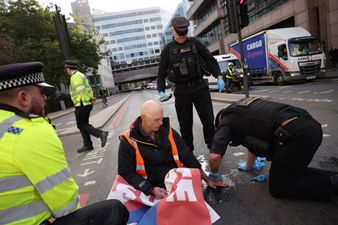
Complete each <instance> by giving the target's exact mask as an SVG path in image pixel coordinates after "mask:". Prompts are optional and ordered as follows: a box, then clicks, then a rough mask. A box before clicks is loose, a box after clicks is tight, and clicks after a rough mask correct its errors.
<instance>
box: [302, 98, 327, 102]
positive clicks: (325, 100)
mask: <svg viewBox="0 0 338 225" xmlns="http://www.w3.org/2000/svg"><path fill="white" fill-rule="evenodd" d="M306 101H307V102H333V100H331V99H318V98H315V99H312V98H310V99H307V100H306Z"/></svg>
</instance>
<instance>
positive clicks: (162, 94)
mask: <svg viewBox="0 0 338 225" xmlns="http://www.w3.org/2000/svg"><path fill="white" fill-rule="evenodd" d="M159 94H160V98H162V97H165V96H167V95H166V93H165V92H163V91H160V93H159Z"/></svg>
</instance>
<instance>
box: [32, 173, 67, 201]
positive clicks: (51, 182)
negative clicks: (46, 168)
mask: <svg viewBox="0 0 338 225" xmlns="http://www.w3.org/2000/svg"><path fill="white" fill-rule="evenodd" d="M70 176H71V174H70V169H69V168H68V167H67V168H65V169H63V170H61V171H59V172H58V173H55V174H53V175H51V176H49V177H47V178H46V179H44V180H42V181H40V182H38V183H37V184H36V185H35V187H36V189H37V190H38V192H39V193H40V194H43V193H45V192H46V191H48V190H49V189H52V188H54V187H55V186H57V185H58V184H60V183H62V182H64V181H66V180H68V179H69V177H70Z"/></svg>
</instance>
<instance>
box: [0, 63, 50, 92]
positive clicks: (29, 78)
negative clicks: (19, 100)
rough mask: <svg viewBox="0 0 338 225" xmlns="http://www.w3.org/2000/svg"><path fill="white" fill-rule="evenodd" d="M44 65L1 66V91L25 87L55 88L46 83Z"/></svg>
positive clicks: (16, 64)
mask: <svg viewBox="0 0 338 225" xmlns="http://www.w3.org/2000/svg"><path fill="white" fill-rule="evenodd" d="M42 68H43V63H41V62H26V63H15V64H7V65H4V66H0V91H3V90H7V89H11V88H16V87H20V86H25V85H38V86H41V87H53V86H52V85H50V84H47V83H45V78H44V76H43V73H42Z"/></svg>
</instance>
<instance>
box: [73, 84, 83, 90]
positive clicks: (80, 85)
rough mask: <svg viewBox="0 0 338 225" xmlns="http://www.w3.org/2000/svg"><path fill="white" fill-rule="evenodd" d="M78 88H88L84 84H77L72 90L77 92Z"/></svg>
mask: <svg viewBox="0 0 338 225" xmlns="http://www.w3.org/2000/svg"><path fill="white" fill-rule="evenodd" d="M78 87H83V88H86V86H85V85H84V84H82V83H81V84H77V85H75V86H74V87H72V90H76V89H77V88H78Z"/></svg>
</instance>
